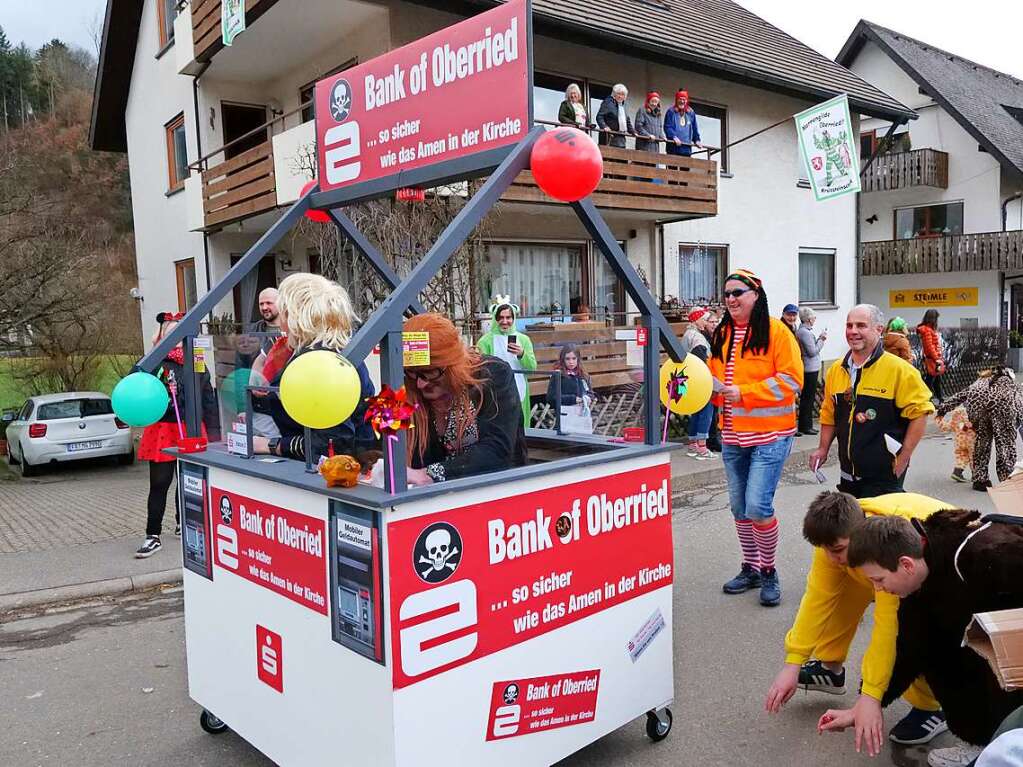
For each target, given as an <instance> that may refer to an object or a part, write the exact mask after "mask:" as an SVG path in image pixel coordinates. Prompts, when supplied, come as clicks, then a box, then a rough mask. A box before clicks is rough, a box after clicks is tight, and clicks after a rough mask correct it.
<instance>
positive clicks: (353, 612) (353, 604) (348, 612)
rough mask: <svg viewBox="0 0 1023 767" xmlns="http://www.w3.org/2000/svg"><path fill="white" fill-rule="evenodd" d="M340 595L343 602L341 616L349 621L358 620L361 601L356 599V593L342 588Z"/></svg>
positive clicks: (339, 591) (339, 590)
mask: <svg viewBox="0 0 1023 767" xmlns="http://www.w3.org/2000/svg"><path fill="white" fill-rule="evenodd" d="M338 594H339V596H340V602H341V614H342V615H343V616H345V617H346V618H348V619H349V620H353V621H355V620H358V618H359V600H358V599H357V598H356V593H355V592H354V591H353V590H352V589H346V588H344V587H341V588H339V589H338Z"/></svg>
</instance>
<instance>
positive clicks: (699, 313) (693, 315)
mask: <svg viewBox="0 0 1023 767" xmlns="http://www.w3.org/2000/svg"><path fill="white" fill-rule="evenodd" d="M706 314H707V310H706V309H704V308H703V307H702V306H697V307H695V308H694V309H692V310H691V311H690V312H689V321H690V322H696V321H697V320H698V319H700V318H701V317H704V316H706Z"/></svg>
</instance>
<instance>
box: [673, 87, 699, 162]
mask: <svg viewBox="0 0 1023 767" xmlns="http://www.w3.org/2000/svg"><path fill="white" fill-rule="evenodd" d="M664 137H665V138H666V139H667V140H668V154H674V155H681V156H682V157H689V156H690V155H691V154H692V153H693V147H694V146H695V147H698V148H699V147H702V146H703V144H701V143H700V128H699V126H698V125H697V123H696V112H694V111H693V109H692V107H690V106H689V92H688V91H681V90H680V91H678V92H677V93H676V94H675V105H674V106H673V107H672V108H671V109H669V110H668V111H667V113H666V114H665V115H664Z"/></svg>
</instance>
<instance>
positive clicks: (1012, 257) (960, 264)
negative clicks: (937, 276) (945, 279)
mask: <svg viewBox="0 0 1023 767" xmlns="http://www.w3.org/2000/svg"><path fill="white" fill-rule="evenodd" d="M988 270H999V271H1008V270H1014V271H1017V270H1023V231H1014V232H983V233H980V234H957V235H952V236H949V237H926V238H919V239H913V240H882V241H880V242H864V243H863V244H862V245H861V246H860V274H861V275H863V276H864V277H872V276H878V275H884V274H922V273H929V272H972V271H988Z"/></svg>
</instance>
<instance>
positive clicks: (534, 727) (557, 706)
mask: <svg viewBox="0 0 1023 767" xmlns="http://www.w3.org/2000/svg"><path fill="white" fill-rule="evenodd" d="M599 686H600V669H594V670H593V671H576V672H575V673H572V674H557V675H555V676H536V677H532V678H530V679H509V680H506V681H504V682H494V689H493V691H492V692H491V694H490V719H489V721H488V722H487V740H500V739H501V738H513V737H515V736H517V735H531V734H533V733H534V732H543V731H544V730H553V729H556V728H558V727H571V726H572V725H574V724H587V723H588V722H592V721H593V719H594V717H596V715H597V688H598V687H599Z"/></svg>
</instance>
